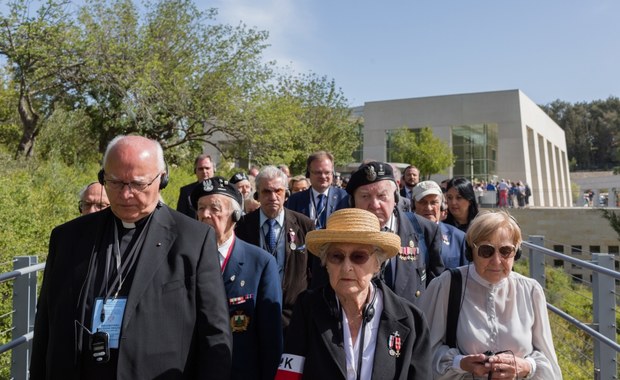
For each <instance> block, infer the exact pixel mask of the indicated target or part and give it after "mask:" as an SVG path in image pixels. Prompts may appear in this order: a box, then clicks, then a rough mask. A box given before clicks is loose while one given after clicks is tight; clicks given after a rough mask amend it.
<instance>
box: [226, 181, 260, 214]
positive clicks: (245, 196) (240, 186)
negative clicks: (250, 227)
mask: <svg viewBox="0 0 620 380" xmlns="http://www.w3.org/2000/svg"><path fill="white" fill-rule="evenodd" d="M229 182H230V183H231V184H233V185H235V188H236V189H237V190H238V191H239V192H240V193H241V197H242V202H241V214H242V215H245V214H247V213H249V212H252V211H254V210H256V209H257V208H258V207H259V206H260V203H258V202H257V201H256V200H254V198H252V195H253V194H254V191H253V190H252V187H253V186H252V183H251V182H250V178H249V177H248V175H247V174H245V173H244V172H239V173H236V174H235V175H233V176H232V177H230V180H229Z"/></svg>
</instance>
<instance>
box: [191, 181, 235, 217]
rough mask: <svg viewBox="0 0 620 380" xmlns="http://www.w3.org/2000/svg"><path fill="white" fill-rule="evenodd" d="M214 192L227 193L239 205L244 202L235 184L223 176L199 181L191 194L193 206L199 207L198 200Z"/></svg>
mask: <svg viewBox="0 0 620 380" xmlns="http://www.w3.org/2000/svg"><path fill="white" fill-rule="evenodd" d="M213 194H221V195H226V196H228V197H231V198H232V199H234V200H236V201H237V203H239V205H242V204H243V197H242V195H241V193H240V192H239V190H237V188H236V187H235V185H233V184H231V183H230V182H228V181H227V180H225V179H224V178H222V177H211V178H208V179H205V180H204V181H202V182H198V184H197V185H196V186H195V187H194V190H192V194H191V195H190V196H189V198H190V201H191V202H192V207H194V209H198V200H199V199H200V198H201V197H204V196H205V195H213Z"/></svg>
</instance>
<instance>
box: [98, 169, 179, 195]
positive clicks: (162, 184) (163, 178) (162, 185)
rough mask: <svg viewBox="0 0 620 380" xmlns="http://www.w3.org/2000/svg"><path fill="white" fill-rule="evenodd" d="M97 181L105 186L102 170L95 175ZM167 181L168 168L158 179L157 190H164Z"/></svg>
mask: <svg viewBox="0 0 620 380" xmlns="http://www.w3.org/2000/svg"><path fill="white" fill-rule="evenodd" d="M97 179H98V180H99V183H100V184H101V185H102V186H103V185H105V170H103V168H101V170H99V173H97ZM168 180H169V177H168V167H166V168H165V170H164V172H163V173H161V176H160V178H159V190H163V189H164V188H166V186H168Z"/></svg>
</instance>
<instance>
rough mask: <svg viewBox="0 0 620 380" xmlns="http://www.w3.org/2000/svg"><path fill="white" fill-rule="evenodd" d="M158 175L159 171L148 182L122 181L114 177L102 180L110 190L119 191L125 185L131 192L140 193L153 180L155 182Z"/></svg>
mask: <svg viewBox="0 0 620 380" xmlns="http://www.w3.org/2000/svg"><path fill="white" fill-rule="evenodd" d="M160 175H161V173H159V174H157V175H156V176H155V178H153V179H152V180H151V181H150V182H138V181H131V182H123V181H119V180H116V179H105V180H104V181H103V184H104V185H105V186H106V187H107V188H109V189H110V190H115V191H121V190H123V187H125V186H127V187H128V188H129V190H130V191H131V192H133V193H141V192H143V191H145V190H146V189H147V188H148V187H149V186H151V185H152V184H153V182H155V180H156V179H157V178H159V176H160Z"/></svg>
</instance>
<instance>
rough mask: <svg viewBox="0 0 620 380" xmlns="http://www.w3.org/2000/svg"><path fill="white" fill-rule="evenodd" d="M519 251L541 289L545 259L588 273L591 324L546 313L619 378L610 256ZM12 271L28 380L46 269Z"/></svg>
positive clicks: (18, 354) (539, 247) (24, 263)
mask: <svg viewBox="0 0 620 380" xmlns="http://www.w3.org/2000/svg"><path fill="white" fill-rule="evenodd" d="M523 248H524V250H526V253H527V257H528V259H529V260H528V262H529V270H530V277H531V278H533V279H535V280H537V281H538V282H539V283H540V284H541V285H542V286H543V288H545V285H546V275H545V258H546V257H547V256H549V257H553V258H557V259H561V260H563V261H566V262H569V263H571V264H574V265H577V266H580V267H583V268H586V269H589V270H592V272H593V279H592V300H593V323H591V324H586V323H583V322H581V321H579V320H577V319H576V318H574V317H573V316H571V315H569V314H567V313H565V312H564V311H562V310H560V309H559V308H557V307H555V306H554V305H551V304H547V308H548V309H549V310H550V311H551V312H553V313H555V314H557V315H558V316H560V317H561V318H563V319H564V320H566V321H568V322H569V323H570V324H571V325H574V326H575V327H577V328H578V329H580V330H582V331H584V332H585V333H586V334H588V335H589V336H591V337H592V338H593V340H594V341H595V344H594V350H593V356H594V360H593V362H594V374H593V378H594V379H596V380H611V379H618V373H617V355H618V353H620V345H618V343H617V341H616V327H617V326H616V321H615V315H616V313H615V309H616V299H615V297H616V291H615V289H616V285H615V282H616V280H620V273H618V272H616V271H615V270H614V260H613V256H612V255H609V254H600V253H596V254H593V255H592V257H593V259H592V261H591V262H590V261H584V260H580V259H577V258H574V257H571V256H568V255H565V254H562V253H558V252H555V251H552V250H550V249H547V248H544V238H543V237H542V236H530V237H529V240H528V241H527V242H523ZM13 267H14V270H13V271H12V272H8V273H3V274H0V283H2V282H5V281H8V280H14V286H13V310H12V313H13V325H12V336H13V339H12V340H11V341H10V342H8V343H7V344H4V345H2V346H0V354H2V353H4V352H6V351H9V350H12V358H11V378H13V379H27V378H28V367H29V363H30V349H31V347H30V346H31V344H30V341H31V340H32V330H33V327H34V315H35V307H36V289H37V272H38V271H40V270H42V269H43V268H44V267H45V263H41V264H37V258H36V256H23V257H17V258H16V260H15V262H14V266H13Z"/></svg>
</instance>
